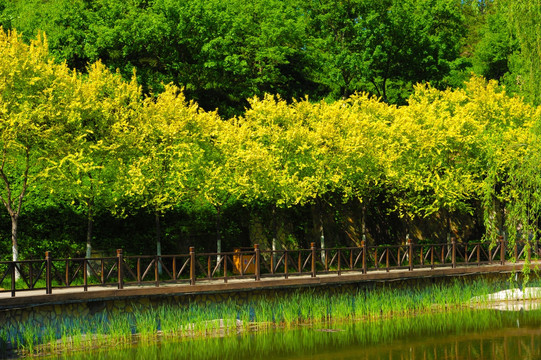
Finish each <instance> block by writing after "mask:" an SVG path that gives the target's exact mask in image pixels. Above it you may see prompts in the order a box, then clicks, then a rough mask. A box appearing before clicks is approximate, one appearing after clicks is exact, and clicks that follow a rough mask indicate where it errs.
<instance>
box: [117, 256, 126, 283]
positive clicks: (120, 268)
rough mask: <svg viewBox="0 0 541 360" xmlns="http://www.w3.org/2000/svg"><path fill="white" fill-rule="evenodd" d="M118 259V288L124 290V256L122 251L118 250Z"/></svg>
mask: <svg viewBox="0 0 541 360" xmlns="http://www.w3.org/2000/svg"><path fill="white" fill-rule="evenodd" d="M116 257H117V260H118V265H117V270H118V288H119V289H124V276H123V274H122V263H123V262H124V261H123V255H122V249H117V250H116Z"/></svg>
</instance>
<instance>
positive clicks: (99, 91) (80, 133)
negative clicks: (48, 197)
mask: <svg viewBox="0 0 541 360" xmlns="http://www.w3.org/2000/svg"><path fill="white" fill-rule="evenodd" d="M72 96H73V99H72V100H71V104H70V108H69V111H70V112H71V113H72V114H73V116H74V117H75V119H76V122H75V126H76V129H74V131H73V132H72V136H73V137H74V138H75V140H76V141H75V143H74V144H73V146H72V148H71V149H69V151H68V152H67V153H66V154H65V157H64V158H63V159H62V161H61V162H59V163H57V164H55V167H54V172H52V174H54V177H53V179H52V182H54V185H55V186H52V187H51V188H55V187H57V186H60V187H61V188H62V191H61V192H59V193H58V194H57V197H60V198H62V199H63V200H64V201H67V202H68V203H71V205H72V207H74V208H75V209H76V210H78V211H81V212H82V213H84V214H85V215H86V218H87V232H86V257H87V258H90V257H91V253H92V237H93V227H94V216H95V214H96V213H98V212H99V211H107V212H115V210H116V209H115V207H117V206H118V204H115V200H118V199H119V194H118V191H117V190H116V184H117V183H118V169H119V168H120V166H121V163H119V161H118V159H120V158H121V157H122V156H123V154H122V151H124V150H125V149H123V148H121V147H120V145H121V142H119V141H118V136H116V132H115V129H116V128H117V127H118V126H121V125H122V124H124V123H125V122H126V121H128V122H129V121H131V119H132V118H134V117H135V116H136V114H137V113H138V112H140V109H139V106H140V103H141V100H142V99H141V89H140V87H139V85H138V84H137V82H136V81H135V79H134V80H132V81H131V82H127V81H125V80H123V79H122V77H121V76H120V74H118V73H116V74H115V73H111V72H110V71H109V70H108V69H107V68H106V67H105V66H104V65H103V64H102V63H101V62H98V63H95V64H92V65H90V66H89V71H88V74H87V75H86V76H80V79H79V81H78V86H77V88H76V89H75V91H74V93H73V95H72Z"/></svg>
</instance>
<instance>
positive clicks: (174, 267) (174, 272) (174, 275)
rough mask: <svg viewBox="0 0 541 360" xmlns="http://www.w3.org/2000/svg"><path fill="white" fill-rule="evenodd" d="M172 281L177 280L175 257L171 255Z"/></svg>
mask: <svg viewBox="0 0 541 360" xmlns="http://www.w3.org/2000/svg"><path fill="white" fill-rule="evenodd" d="M173 281H177V257H176V256H173Z"/></svg>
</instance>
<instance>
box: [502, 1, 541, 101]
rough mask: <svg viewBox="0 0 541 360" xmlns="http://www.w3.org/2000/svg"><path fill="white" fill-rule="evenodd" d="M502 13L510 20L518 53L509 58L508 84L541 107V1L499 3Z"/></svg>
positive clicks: (510, 28) (510, 27)
mask: <svg viewBox="0 0 541 360" xmlns="http://www.w3.org/2000/svg"><path fill="white" fill-rule="evenodd" d="M500 11H502V12H503V14H504V16H506V17H507V18H508V19H509V30H510V32H511V34H512V35H513V36H515V37H516V39H517V42H518V45H519V47H520V48H519V51H517V52H515V53H514V54H513V56H511V57H510V68H511V74H510V78H509V79H508V81H507V82H508V83H509V85H514V87H515V88H516V89H517V90H518V93H519V94H520V95H522V96H524V97H525V99H527V100H528V101H529V102H531V103H533V104H535V105H539V104H541V31H540V30H541V28H540V25H539V18H541V3H540V2H539V1H525V0H519V1H509V0H501V1H500Z"/></svg>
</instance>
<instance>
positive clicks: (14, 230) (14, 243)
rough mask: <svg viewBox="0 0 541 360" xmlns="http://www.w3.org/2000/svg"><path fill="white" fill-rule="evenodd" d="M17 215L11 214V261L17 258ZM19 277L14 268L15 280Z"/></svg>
mask: <svg viewBox="0 0 541 360" xmlns="http://www.w3.org/2000/svg"><path fill="white" fill-rule="evenodd" d="M18 221H19V216H18V214H13V215H11V251H12V254H13V261H18V260H19V247H18V245H17V226H18ZM20 278H21V274H20V273H19V271H18V270H17V269H15V281H17V280H19V279H20Z"/></svg>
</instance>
